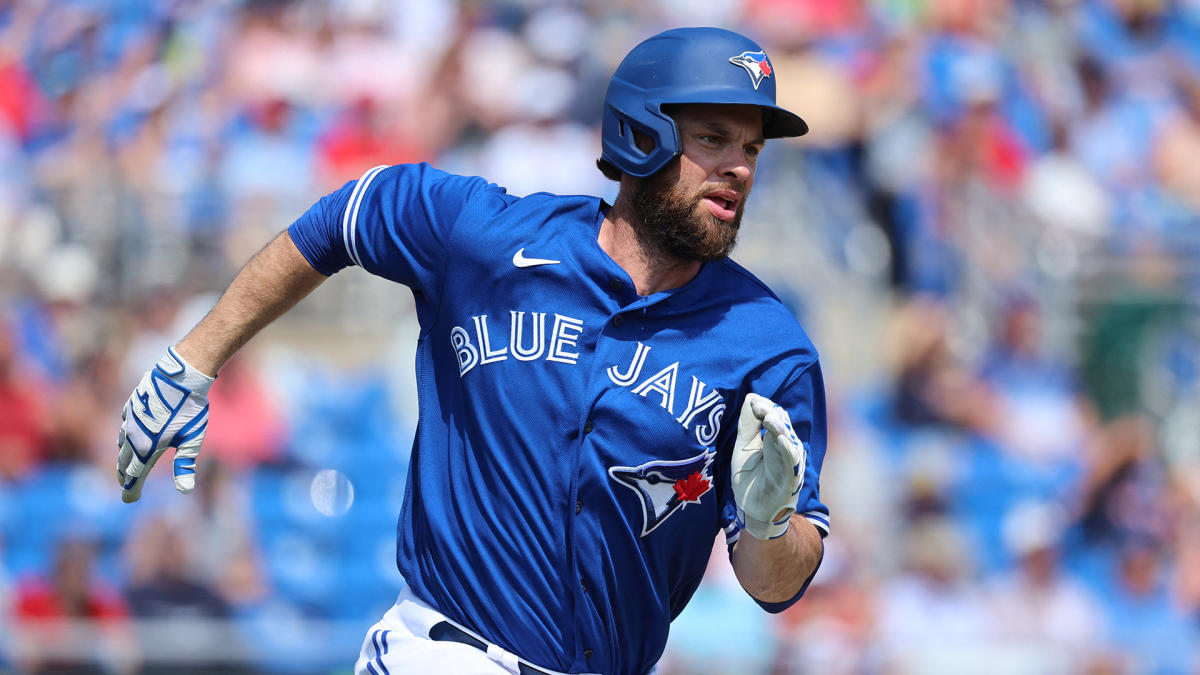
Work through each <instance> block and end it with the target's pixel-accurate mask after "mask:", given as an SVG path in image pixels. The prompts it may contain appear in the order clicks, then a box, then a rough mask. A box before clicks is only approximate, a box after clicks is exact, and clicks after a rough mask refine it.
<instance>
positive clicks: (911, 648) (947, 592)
mask: <svg viewBox="0 0 1200 675" xmlns="http://www.w3.org/2000/svg"><path fill="white" fill-rule="evenodd" d="M899 536H900V539H901V541H902V542H903V544H902V545H901V548H902V550H903V551H904V555H903V563H904V566H903V569H902V570H900V571H899V573H898V574H896V575H895V576H892V577H890V578H889V579H888V580H887V582H886V583H885V584H884V585H883V586H882V587H881V588H880V591H879V596H878V607H879V609H878V618H877V622H876V625H875V631H874V639H875V645H876V647H877V648H878V649H879V650H880V655H879V658H880V659H881V662H882V668H883V669H884V670H887V671H896V672H920V673H935V672H937V673H951V672H971V671H973V670H977V669H978V668H979V667H980V666H981V665H982V663H984V661H983V659H984V658H986V657H984V656H983V654H984V653H985V650H986V649H987V647H988V635H989V633H988V631H989V629H990V625H989V622H988V614H987V604H986V602H985V598H984V596H983V593H982V589H981V588H980V587H979V585H978V584H977V583H976V579H975V568H974V561H973V560H972V559H971V553H970V550H969V547H968V544H967V541H966V539H965V538H964V536H963V534H962V532H960V531H959V529H958V528H957V526H956V525H955V524H954V523H953V522H952V521H951V520H949V519H947V518H944V517H941V516H935V515H929V516H923V517H921V518H918V519H917V520H915V521H914V522H912V524H911V526H910V527H909V529H908V530H907V531H905V532H903V533H899Z"/></svg>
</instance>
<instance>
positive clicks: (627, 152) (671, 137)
mask: <svg viewBox="0 0 1200 675" xmlns="http://www.w3.org/2000/svg"><path fill="white" fill-rule="evenodd" d="M616 84H617V83H613V85H614V86H615V85H616ZM614 94H616V95H614ZM624 98H625V97H623V96H620V94H619V93H617V92H613V91H612V90H611V89H610V91H609V97H608V99H609V100H608V101H607V102H606V103H607V104H606V105H605V106H604V119H603V120H602V122H601V124H602V128H603V129H604V133H603V146H604V147H603V149H604V153H603V156H604V158H605V159H606V160H608V161H609V162H611V163H612V164H613V166H615V167H617V168H618V169H620V170H621V171H622V172H623V173H627V174H629V175H631V176H637V177H639V178H644V177H646V176H649V175H650V174H652V173H654V172H656V171H658V170H659V169H661V168H663V167H664V166H666V165H667V163H668V162H670V161H671V160H672V159H674V158H675V156H676V155H677V154H679V136H678V132H677V131H676V129H675V122H674V121H673V120H672V119H671V118H670V117H668V116H667V115H666V114H665V113H663V112H662V111H660V110H656V109H652V108H651V106H649V105H646V104H645V102H644V101H641V100H638V98H639V97H637V96H636V95H633V96H630V98H632V99H634V100H633V101H632V104H633V105H637V106H641V107H642V108H643V109H644V110H645V111H646V113H649V114H646V113H643V114H642V115H640V116H638V117H635V116H633V115H630V114H628V113H626V112H625V111H624V110H623V108H624V107H625V106H623V105H622V103H623V102H625V101H624V100H623V99H624ZM655 108H657V106H655ZM639 137H642V138H646V139H648V140H649V141H650V143H651V147H649V148H645V147H639V145H638V138H639Z"/></svg>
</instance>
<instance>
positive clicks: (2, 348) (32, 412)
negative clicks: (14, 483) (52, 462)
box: [0, 322, 50, 480]
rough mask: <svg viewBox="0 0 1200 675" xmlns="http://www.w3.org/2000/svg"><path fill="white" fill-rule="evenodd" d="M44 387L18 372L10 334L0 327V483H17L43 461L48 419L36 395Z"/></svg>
mask: <svg viewBox="0 0 1200 675" xmlns="http://www.w3.org/2000/svg"><path fill="white" fill-rule="evenodd" d="M47 386H48V383H45V382H39V381H38V380H37V379H35V378H33V377H30V376H29V375H28V374H25V373H23V372H22V368H21V365H20V364H19V363H18V360H17V352H16V345H15V344H14V343H13V337H12V333H11V330H10V329H9V327H8V325H7V322H3V323H2V324H0V479H3V480H16V479H20V478H22V477H24V476H26V475H28V474H29V473H30V472H31V471H33V469H34V468H35V467H36V465H37V464H38V463H39V462H41V461H43V460H44V459H45V458H46V456H47V454H48V452H47V443H48V432H49V423H50V418H49V417H48V415H47V412H48V411H47V410H46V406H45V401H44V399H43V398H42V397H41V396H39V395H38V392H39V391H41V392H43V393H44V391H45V389H46V387H47Z"/></svg>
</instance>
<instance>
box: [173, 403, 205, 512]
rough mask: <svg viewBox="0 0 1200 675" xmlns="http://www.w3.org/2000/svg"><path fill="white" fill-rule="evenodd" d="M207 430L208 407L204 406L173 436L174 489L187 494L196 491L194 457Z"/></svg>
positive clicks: (198, 452) (198, 451)
mask: <svg viewBox="0 0 1200 675" xmlns="http://www.w3.org/2000/svg"><path fill="white" fill-rule="evenodd" d="M207 430H208V406H204V407H203V408H202V409H201V410H200V412H199V413H197V414H196V416H195V417H193V418H192V419H191V420H190V421H189V422H188V423H187V424H185V425H183V428H182V429H180V430H179V433H178V434H176V435H175V439H174V443H173V445H175V447H176V450H175V462H174V465H175V467H174V469H175V489H176V490H179V491H180V492H182V493H184V494H187V493H189V492H191V491H192V490H194V489H196V456H197V455H199V454H200V445H201V444H203V443H204V432H205V431H207Z"/></svg>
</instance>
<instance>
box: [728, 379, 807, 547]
mask: <svg viewBox="0 0 1200 675" xmlns="http://www.w3.org/2000/svg"><path fill="white" fill-rule="evenodd" d="M804 462H805V451H804V444H803V443H801V442H800V439H799V438H796V432H795V431H793V430H792V418H791V417H790V416H788V414H787V411H786V410H784V409H783V408H781V407H779V406H778V405H776V404H775V403H773V402H772V401H771V400H770V399H768V398H764V397H762V396H759V395H758V394H749V395H747V396H746V401H745V403H743V404H742V414H741V417H739V418H738V434H737V444H736V445H735V446H734V448H733V457H732V459H731V460H730V473H731V474H732V477H731V479H730V482H731V483H732V485H733V496H734V499H735V500H736V502H737V513H738V520H739V521H741V523H742V525H743V527H744V528H745V530H746V531H747V532H749V533H750V534H752V535H754V536H755V537H757V538H758V539H775V538H776V537H781V536H783V533H784V532H787V529H788V523H789V522H790V521H791V517H792V514H793V513H795V512H796V496H797V495H798V494H800V488H801V487H802V486H803V485H804Z"/></svg>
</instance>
